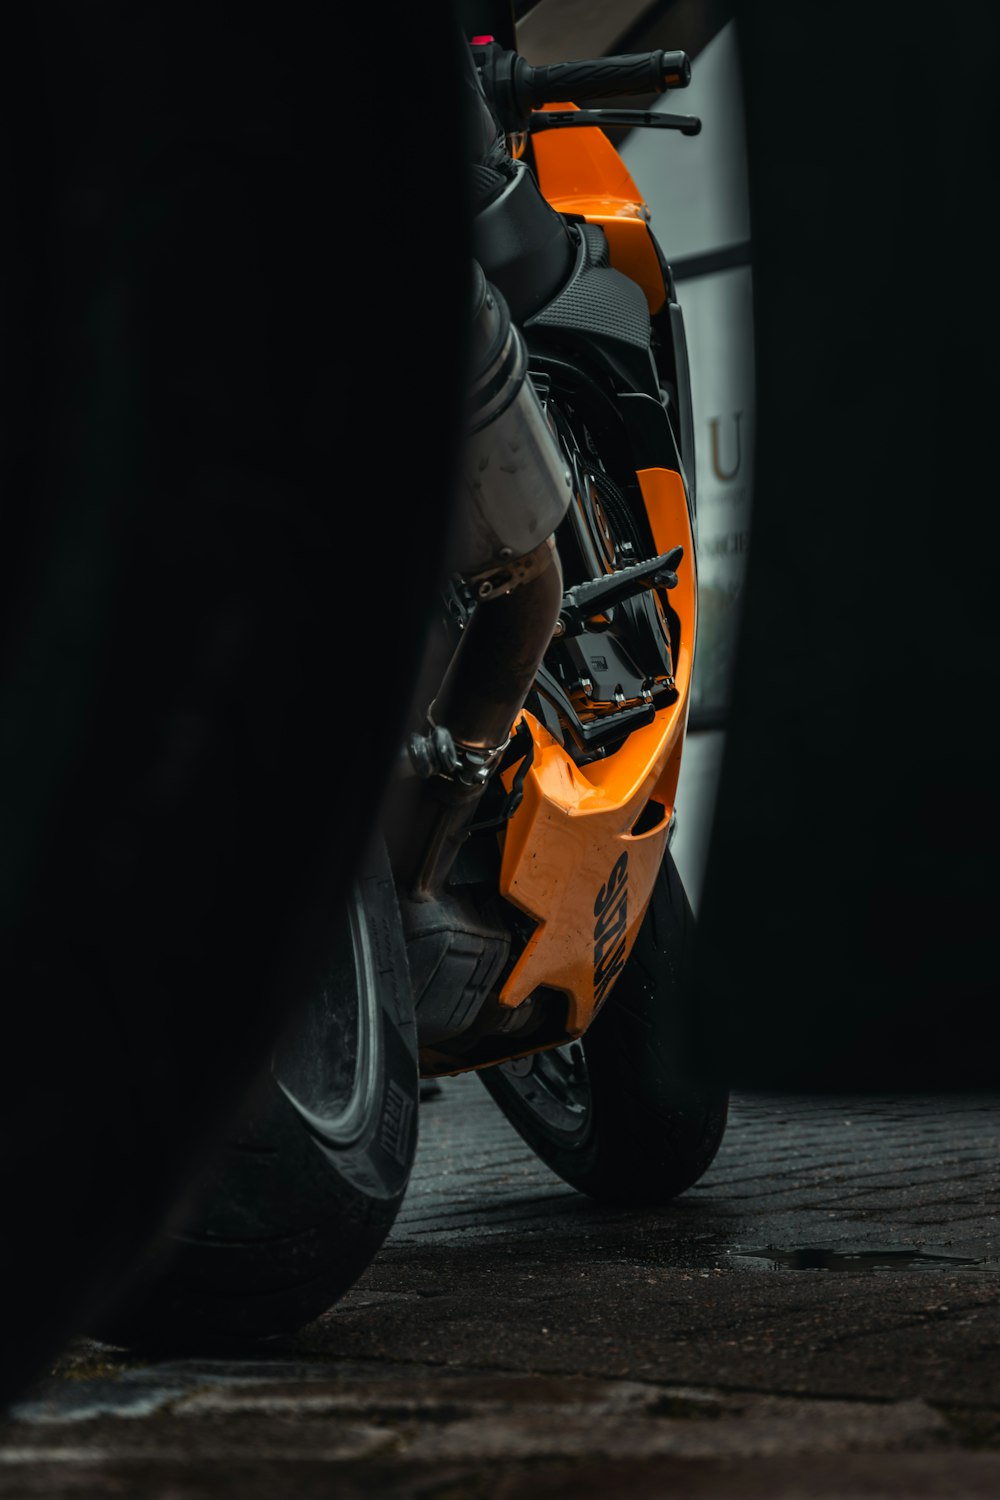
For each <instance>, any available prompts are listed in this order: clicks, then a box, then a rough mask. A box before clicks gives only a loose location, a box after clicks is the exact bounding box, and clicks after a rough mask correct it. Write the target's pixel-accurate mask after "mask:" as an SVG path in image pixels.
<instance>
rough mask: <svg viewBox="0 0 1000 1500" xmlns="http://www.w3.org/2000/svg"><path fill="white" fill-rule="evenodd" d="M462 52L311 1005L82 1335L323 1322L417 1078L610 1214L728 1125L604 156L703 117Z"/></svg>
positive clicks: (683, 505)
mask: <svg viewBox="0 0 1000 1500" xmlns="http://www.w3.org/2000/svg"><path fill="white" fill-rule="evenodd" d="M463 58H464V65H465V67H466V70H467V77H466V80H465V82H466V84H467V97H468V103H469V119H470V122H471V124H470V138H471V139H472V141H473V146H474V150H473V156H474V162H473V164H472V199H473V201H472V219H473V242H474V261H473V265H472V269H471V275H470V286H469V292H470V298H471V305H470V314H471V316H470V328H471V336H470V352H469V382H468V388H469V401H468V416H467V428H466V440H465V445H464V449H463V452H462V454H461V455H460V460H459V463H458V465H457V468H458V471H459V472H458V476H457V488H458V497H457V503H456V506H455V516H456V519H455V523H454V526H453V528H452V534H451V537H450V553H449V556H448V557H447V558H446V559H445V560H444V568H443V575H442V579H441V581H440V589H439V593H440V604H439V609H438V611H437V618H436V621H435V622H434V624H433V627H432V629H431V631H430V635H429V638H428V641H427V649H426V652H425V658H424V662H425V664H424V669H423V672H422V674H421V680H420V681H419V682H418V683H417V684H415V685H414V686H413V692H412V699H411V701H412V705H413V707H412V712H411V716H410V722H409V724H408V727H407V732H406V735H405V743H404V744H403V746H401V749H400V757H399V766H398V772H397V774H396V775H395V776H394V778H393V780H392V784H391V785H390V786H389V787H388V788H387V791H386V796H385V800H384V805H383V808H382V810H381V814H380V817H379V819H378V830H377V832H376V833H375V835H374V836H373V838H372V840H371V844H370V847H369V848H368V849H367V850H366V852H365V854H364V857H363V858H362V859H361V860H360V861H359V863H358V868H357V874H356V878H355V880H354V884H353V890H352V896H351V899H350V901H349V902H348V903H347V906H346V909H345V910H343V911H342V912H340V913H337V914H336V918H335V925H334V930H332V931H331V935H330V957H329V964H328V967H327V972H326V976H325V980H324V982H323V983H322V984H321V985H319V986H317V988H316V991H315V994H314V996H313V998H312V999H311V1001H310V1003H309V1004H308V1005H307V1006H306V1007H305V1008H304V1009H302V1010H300V1011H298V1012H297V1013H296V1014H295V1015H294V1016H293V1017H292V1018H291V1020H290V1022H289V1024H288V1027H287V1029H286V1032H285V1034H284V1035H282V1036H281V1037H280V1038H279V1039H278V1041H277V1042H276V1044H275V1047H274V1052H273V1057H272V1060H271V1064H270V1067H269V1069H268V1070H267V1072H266V1074H265V1076H263V1077H262V1078H260V1079H258V1080H257V1082H256V1084H255V1086H254V1089H253V1090H252V1091H251V1094H250V1095H249V1096H248V1098H247V1101H246V1105H245V1108H244V1110H243V1112H242V1114H241V1115H240V1117H239V1120H238V1122H237V1123H236V1124H235V1125H234V1127H233V1129H232V1130H231V1132H230V1134H229V1138H228V1141H227V1145H226V1148H225V1150H224V1151H223V1153H222V1154H221V1155H220V1156H219V1157H217V1158H216V1159H214V1160H213V1162H212V1163H211V1165H210V1167H209V1168H208V1170H207V1172H206V1174H205V1176H204V1177H203V1178H201V1179H199V1181H198V1182H197V1183H195V1184H193V1185H192V1189H191V1195H190V1198H189V1200H188V1201H187V1202H186V1203H185V1205H183V1206H182V1208H181V1209H179V1210H178V1216H177V1219H176V1221H175V1223H174V1225H173V1228H172V1229H171V1230H170V1232H169V1233H167V1234H165V1235H164V1236H163V1238H162V1240H161V1242H160V1243H159V1244H158V1245H157V1247H155V1249H154V1250H152V1251H151V1252H150V1254H149V1255H148V1256H147V1257H146V1259H145V1261H144V1263H143V1265H142V1267H140V1268H137V1270H136V1275H135V1278H134V1280H133V1282H132V1284H131V1285H130V1286H129V1288H128V1289H127V1290H126V1291H125V1292H124V1293H123V1296H122V1298H121V1299H120V1301H119V1302H118V1304H117V1305H116V1307H115V1309H114V1310H113V1311H112V1313H111V1314H109V1315H108V1316H107V1317H106V1318H105V1319H104V1321H103V1322H102V1324H101V1326H100V1327H99V1328H97V1329H95V1330H94V1331H95V1332H96V1333H97V1334H98V1336H99V1337H101V1338H105V1339H110V1340H111V1341H112V1342H117V1343H125V1344H136V1343H147V1344H148V1343H150V1342H153V1343H158V1344H161V1345H162V1344H177V1343H178V1342H182V1343H187V1344H191V1343H197V1344H199V1345H201V1346H205V1345H206V1344H210V1343H213V1342H215V1343H223V1344H233V1343H237V1344H238V1343H247V1342H255V1341H258V1340H260V1339H266V1338H269V1337H274V1336H277V1335H282V1334H287V1333H288V1332H290V1331H292V1330H294V1329H296V1328H298V1327H300V1326H302V1325H303V1324H305V1323H306V1322H308V1321H310V1320H311V1319H313V1318H315V1317H317V1316H318V1315H320V1314H321V1313H323V1312H324V1311H326V1310H327V1309H328V1308H330V1307H331V1306H333V1305H334V1304H335V1303H336V1301H337V1299H338V1298H339V1297H340V1296H341V1295H342V1294H343V1292H344V1291H345V1290H347V1288H349V1287H350V1286H351V1285H352V1284H353V1283H354V1282H355V1281H356V1280H357V1278H358V1277H359V1276H360V1275H361V1273H362V1272H363V1271H364V1269H365V1268H366V1267H367V1266H368V1265H369V1264H370V1263H371V1261H372V1259H373V1258H374V1256H375V1255H376V1254H377V1253H378V1250H379V1248H380V1247H381V1245H382V1243H383V1242H384V1240H385V1238H386V1236H387V1234H388V1232H389V1230H390V1229H391V1227H392V1224H393V1222H394V1220H395V1217H396V1215H397V1213H398V1210H399V1207H400V1205H401V1203H402V1201H403V1198H404V1195H405V1192H406V1187H407V1183H408V1180H409V1175H410V1171H411V1168H412V1164H413V1161H414V1155H415V1151H416V1143H417V1133H418V1114H419V1089H420V1083H421V1081H422V1080H431V1079H438V1078H442V1077H447V1076H454V1075H458V1074H463V1073H467V1072H473V1073H475V1074H477V1075H478V1077H479V1078H480V1080H481V1081H482V1083H483V1085H484V1086H485V1088H486V1089H487V1090H488V1092H489V1093H490V1095H491V1096H492V1098H493V1100H494V1101H495V1102H496V1104H497V1106H498V1107H499V1109H500V1110H501V1111H502V1113H503V1114H504V1116H505V1117H506V1118H507V1119H508V1120H509V1121H510V1123H511V1124H512V1125H513V1126H514V1128H515V1129H516V1130H517V1131H518V1132H519V1133H520V1135H521V1136H522V1137H523V1139H524V1140H525V1141H527V1142H528V1143H529V1144H530V1146H531V1147H532V1149H533V1150H534V1151H535V1152H536V1153H537V1155H538V1156H539V1157H540V1158H541V1159H542V1160H543V1161H545V1162H546V1163H547V1164H548V1166H549V1167H550V1168H551V1169H552V1170H553V1171H554V1172H555V1173H557V1174H558V1175H559V1176H560V1177H561V1178H562V1179H564V1180H565V1181H566V1182H568V1183H570V1184H571V1185H572V1186H573V1187H575V1188H576V1189H578V1190H579V1191H580V1192H581V1193H584V1194H587V1195H590V1196H591V1197H594V1198H596V1199H600V1200H602V1201H608V1202H613V1203H618V1204H627V1205H657V1204H664V1203H667V1202H669V1201H671V1200H672V1199H674V1198H676V1197H677V1196H678V1195H679V1194H681V1193H683V1192H685V1191H686V1190H687V1189H688V1188H690V1187H691V1186H692V1184H694V1183H695V1182H697V1181H698V1179H699V1178H700V1177H701V1176H702V1175H703V1174H704V1172H705V1171H706V1169H707V1168H708V1166H709V1165H710V1163H711V1161H712V1160H713V1158H714V1156H715V1154H716V1152H717V1150H718V1148H719V1146H720V1143H721V1141H722V1138H723V1134H724V1131H725V1128H726V1114H727V1104H728V1090H727V1087H726V1085H725V1082H724V1081H723V1080H722V1079H721V1077H720V1076H719V1075H718V1070H717V1069H716V1067H715V1066H714V1064H713V1055H712V1035H711V1025H710V1018H707V1017H704V1016H703V1015H701V1014H699V1009H698V1004H697V997H696V993H695V985H694V973H693V957H694V954H693V943H694V917H693V914H692V910H691V906H690V902H689V900H688V897H687V894H686V892H685V890H684V886H683V882H682V880H681V878H680V876H679V874H678V871H677V868H676V865H675V863H674V860H673V857H672V854H671V842H672V838H673V835H674V831H675V828H676V818H677V808H676V802H677V790H678V781H679V775H680V768H681V760H682V755H683V752H684V745H685V738H686V732H687V720H688V709H689V703H690V696H691V683H692V674H693V669H694V660H695V650H696V642H697V623H698V585H697V549H696V534H697V529H696V494H695V455H694V437H693V433H694V423H693V415H692V403H691V390H690V381H689V374H688V359H687V350H686V344H685V337H684V320H683V313H682V309H681V307H680V304H679V302H678V298H677V294H676V289H675V286H674V283H673V279H672V276H671V272H670V267H669V264H668V263H667V261H666V259H665V257H664V254H663V252H662V249H661V247H660V245H659V243H658V241H657V239H656V236H655V234H654V232H653V229H652V226H651V222H650V214H649V211H648V208H647V206H646V204H645V202H644V200H643V197H642V194H641V192H640V189H639V187H638V186H637V185H636V183H635V182H634V181H633V180H632V178H631V176H630V174H629V172H628V170H627V169H626V167H625V164H624V162H623V160H622V157H621V155H620V154H619V152H618V150H617V149H616V148H615V146H614V145H613V144H612V139H611V137H610V135H609V134H608V133H607V132H608V129H609V128H612V127H628V128H652V129H673V130H679V131H681V132H682V133H685V134H688V135H694V134H696V133H697V132H698V130H699V129H700V122H699V121H698V120H697V119H695V118H694V117H691V116H685V115H675V114H669V113H664V112H662V111H660V110H629V109H622V108H618V107H615V108H608V107H599V108H588V107H587V101H589V100H595V99H602V98H607V97H615V96H619V95H626V94H629V93H632V94H642V93H652V92H655V93H664V92H666V91H667V90H673V89H682V88H684V87H685V86H686V85H687V83H688V82H689V81H690V61H689V59H688V57H687V56H686V55H685V54H684V53H682V52H664V51H657V52H652V53H645V54H641V55H627V56H623V57H601V58H598V59H594V60H590V61H587V60H584V61H575V62H568V63H563V64H557V65H550V66H540V67H533V66H531V65H530V64H529V63H528V62H527V61H526V60H525V59H524V58H522V57H521V56H520V55H519V54H518V53H517V52H516V51H512V50H510V49H508V48H504V47H502V46H501V45H500V44H499V43H498V42H497V41H495V40H494V39H492V38H491V37H485V36H478V37H474V38H472V39H471V40H470V41H469V43H468V46H467V47H466V48H465V50H464V52H463ZM415 490H416V486H415ZM414 503H418V501H417V499H416V493H415V499H414Z"/></svg>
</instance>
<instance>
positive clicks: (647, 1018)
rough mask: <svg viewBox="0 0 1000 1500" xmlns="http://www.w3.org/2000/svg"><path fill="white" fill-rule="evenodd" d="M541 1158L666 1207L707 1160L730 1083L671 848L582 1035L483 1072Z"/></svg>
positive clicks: (621, 1199) (579, 1178) (621, 1195)
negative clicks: (702, 998) (702, 990)
mask: <svg viewBox="0 0 1000 1500" xmlns="http://www.w3.org/2000/svg"><path fill="white" fill-rule="evenodd" d="M479 1076H480V1079H481V1080H482V1082H483V1084H484V1085H485V1087H486V1088H487V1090H488V1091H489V1093H490V1094H491V1095H492V1097H493V1099H494V1100H495V1101H496V1103H497V1104H498V1105H499V1107H500V1109H501V1110H502V1111H503V1113H504V1114H505V1115H506V1117H507V1119H508V1120H509V1121H510V1123H511V1124H512V1125H513V1126H514V1128H515V1130H517V1131H518V1133H519V1134H520V1135H521V1136H522V1137H523V1139H524V1140H525V1141H527V1143H528V1145H529V1146H531V1148H532V1149H533V1150H534V1152H535V1153H536V1155H537V1156H539V1157H540V1158H541V1160H542V1161H544V1162H545V1163H546V1165H547V1166H549V1167H551V1168H552V1170H553V1171H554V1172H556V1173H557V1174H558V1175H559V1176H560V1177H562V1178H563V1179H564V1180H565V1181H566V1182H568V1183H570V1184H571V1185H572V1186H573V1187H575V1188H577V1189H578V1190H579V1191H580V1192H582V1193H587V1194H589V1195H590V1196H591V1197H593V1198H597V1199H600V1200H602V1201H604V1202H607V1203H618V1204H626V1205H635V1206H639V1205H651V1204H662V1203H666V1202H669V1201H670V1200H671V1199H673V1198H676V1197H677V1196H678V1195H679V1194H681V1193H683V1192H685V1191H686V1190H687V1189H688V1188H689V1187H691V1186H692V1185H693V1184H694V1183H695V1182H697V1181H698V1179H699V1178H700V1177H701V1176H702V1175H703V1174H704V1172H705V1171H706V1170H707V1168H708V1167H709V1165H710V1164H711V1162H712V1160H713V1158H714V1157H715V1154H716V1152H717V1151H718V1149H719V1146H720V1145H721V1143H722V1138H723V1135H724V1133H725V1128H726V1120H727V1112H728V1105H729V1090H728V1087H727V1086H726V1085H725V1084H724V1083H723V1082H722V1081H721V1079H720V1078H719V1077H718V1075H717V1072H716V1069H715V1067H714V1066H713V1063H712V1057H711V1045H710V1040H709V1034H708V1028H707V1027H706V1026H705V1025H704V1023H703V1019H702V1018H701V1017H700V1016H699V1014H698V1007H697V1001H696V989H695V983H694V915H693V913H692V911H691V905H690V902H689V901H688V898H687V893H686V892H685V890H684V886H683V883H682V881H681V878H680V876H679V875H678V873H677V869H676V867H675V865H674V862H673V859H672V858H671V856H670V855H669V854H667V855H666V856H665V858H664V862H663V865H662V866H661V868H660V872H659V874H658V876H657V880H656V884H655V886H654V889H653V896H652V899H651V901H650V905H649V908H648V910H647V913H646V916H645V918H644V920H643V923H642V926H641V928H640V931H639V935H638V937H637V939H636V942H635V945H634V947H633V950H632V953H631V955H630V957H629V960H628V963H627V964H626V966H625V969H624V970H623V971H622V974H621V976H620V977H619V979H618V981H617V982H616V984H615V987H614V989H613V990H612V991H611V993H610V995H609V996H608V999H607V1001H606V1002H605V1004H604V1006H603V1008H602V1009H601V1011H600V1012H599V1013H598V1015H597V1017H596V1018H595V1020H594V1021H593V1022H592V1023H591V1025H590V1026H589V1028H588V1029H587V1031H586V1032H585V1033H584V1036H583V1038H582V1039H581V1041H579V1042H573V1043H571V1044H570V1045H569V1046H565V1047H557V1048H553V1049H550V1050H548V1051H545V1052H537V1053H534V1054H532V1055H531V1056H529V1057H526V1058H521V1059H519V1060H516V1061H514V1062H509V1063H500V1064H498V1065H497V1066H495V1067H491V1068H485V1069H483V1070H481V1072H480V1074H479Z"/></svg>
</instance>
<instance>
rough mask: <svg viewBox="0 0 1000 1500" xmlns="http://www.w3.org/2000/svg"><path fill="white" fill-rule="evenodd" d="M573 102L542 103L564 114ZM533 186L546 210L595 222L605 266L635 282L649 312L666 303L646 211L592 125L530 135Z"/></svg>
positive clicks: (626, 174) (615, 156) (628, 177)
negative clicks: (601, 235) (605, 251)
mask: <svg viewBox="0 0 1000 1500" xmlns="http://www.w3.org/2000/svg"><path fill="white" fill-rule="evenodd" d="M576 107H577V106H576V105H573V104H558V105H554V104H547V105H545V108H546V109H558V110H560V111H563V112H565V111H566V110H569V109H575V108H576ZM531 144H532V150H533V152H534V156H535V170H536V175H537V177H538V183H539V186H540V187H541V189H542V192H543V194H544V196H545V197H546V198H547V199H548V201H549V203H550V204H551V206H552V207H553V208H555V209H557V210H558V211H559V212H560V213H564V214H574V215H575V214H581V215H582V216H583V217H584V218H585V219H586V220H587V222H588V223H589V224H598V225H600V227H601V228H602V229H603V230H604V233H605V235H606V236H607V241H608V252H609V254H610V257H611V264H612V265H613V266H614V267H615V268H616V269H617V270H619V271H622V272H623V273H624V274H625V275H626V276H628V277H630V278H631V279H632V280H633V281H634V282H636V283H637V284H638V285H639V286H640V287H641V288H642V290H643V292H644V293H645V295H646V301H647V303H648V306H649V310H650V312H651V313H656V312H659V310H660V308H661V307H662V306H663V305H664V303H665V301H666V296H667V294H666V287H665V286H664V282H663V269H662V267H661V265H660V260H659V256H658V255H657V253H656V246H655V245H654V244H653V241H652V239H651V238H650V234H649V229H648V227H647V226H648V224H649V209H648V207H647V206H646V203H645V202H644V200H643V197H642V194H641V193H640V191H639V189H638V187H637V186H636V183H635V181H634V179H633V178H632V175H631V173H630V172H629V170H628V168H627V167H626V165H625V163H624V161H623V160H622V158H621V156H620V155H619V154H618V152H617V151H616V150H615V148H614V146H613V145H612V144H611V142H610V141H609V140H608V137H607V136H606V135H605V134H604V131H603V130H601V129H600V128H599V127H598V126H596V125H594V126H590V125H585V126H576V127H574V128H573V129H572V130H543V131H539V133H538V134H537V135H535V136H533V137H532V143H531Z"/></svg>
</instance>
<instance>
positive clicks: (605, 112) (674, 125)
mask: <svg viewBox="0 0 1000 1500" xmlns="http://www.w3.org/2000/svg"><path fill="white" fill-rule="evenodd" d="M572 125H602V126H603V125H619V126H625V127H627V128H629V129H633V128H635V127H640V128H642V127H645V126H650V127H652V128H654V129H656V130H679V131H680V133H681V135H699V134H700V132H701V120H700V119H699V118H698V116H697V115H668V114H663V113H661V111H660V110H657V109H533V110H532V111H531V113H530V115H529V116H528V129H529V130H530V131H531V132H532V133H535V132H536V131H539V130H563V129H565V128H566V126H572Z"/></svg>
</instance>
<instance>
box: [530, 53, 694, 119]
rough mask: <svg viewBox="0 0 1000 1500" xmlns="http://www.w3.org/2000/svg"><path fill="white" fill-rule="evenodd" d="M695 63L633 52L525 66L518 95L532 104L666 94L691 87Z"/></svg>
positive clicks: (669, 55) (684, 55)
mask: <svg viewBox="0 0 1000 1500" xmlns="http://www.w3.org/2000/svg"><path fill="white" fill-rule="evenodd" d="M518 73H519V74H520V73H521V70H520V69H518ZM690 82H691V60H690V58H689V57H688V55H687V53H686V52H662V51H659V52H633V53H627V54H625V55H624V56H621V57H600V58H591V59H588V60H587V61H585V62H566V63H549V64H547V65H542V66H540V67H537V68H532V67H528V66H527V65H524V73H523V74H521V76H519V77H518V78H517V87H518V93H519V94H520V95H521V97H522V99H524V98H525V96H527V102H530V104H531V105H535V106H537V105H539V104H558V103H562V102H563V101H566V100H571V101H572V102H573V103H574V104H576V103H579V101H580V100H581V99H601V98H605V97H609V96H613V95H615V94H650V93H657V94H662V93H663V92H664V90H665V89H683V88H687V86H688V84H689V83H690Z"/></svg>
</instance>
